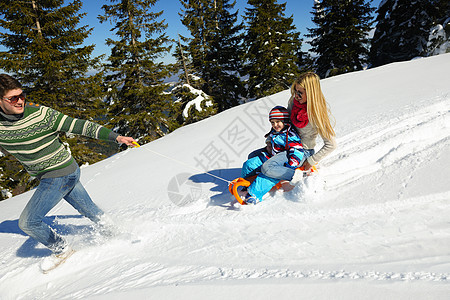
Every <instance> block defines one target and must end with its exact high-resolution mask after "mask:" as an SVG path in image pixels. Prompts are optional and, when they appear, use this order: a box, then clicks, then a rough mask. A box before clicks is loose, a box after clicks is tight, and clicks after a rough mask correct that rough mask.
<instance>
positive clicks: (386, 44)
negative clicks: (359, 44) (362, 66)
mask: <svg viewBox="0 0 450 300" xmlns="http://www.w3.org/2000/svg"><path fill="white" fill-rule="evenodd" d="M444 2H445V1H444ZM435 4H436V1H434V0H386V1H383V2H382V3H381V4H380V6H379V8H378V10H377V12H378V16H377V19H376V21H377V25H376V29H375V33H374V37H373V39H372V46H371V49H370V61H371V63H372V66H374V67H376V66H380V65H384V64H388V63H391V62H396V61H404V60H410V59H412V58H414V57H417V56H425V55H426V53H427V43H428V39H429V35H430V29H431V28H432V27H433V26H434V25H435V23H436V19H437V17H438V16H439V10H438V7H437V6H436V5H435Z"/></svg>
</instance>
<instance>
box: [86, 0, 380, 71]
mask: <svg viewBox="0 0 450 300" xmlns="http://www.w3.org/2000/svg"><path fill="white" fill-rule="evenodd" d="M380 1H381V0H374V1H373V2H372V6H374V7H378V4H379V3H380ZM109 3H110V2H109V1H104V0H99V1H88V0H85V1H83V8H82V12H86V13H87V15H86V16H85V17H84V18H83V20H82V22H81V24H82V25H89V27H91V28H93V29H94V30H93V32H92V34H91V36H90V37H89V38H87V39H86V40H85V43H86V44H88V45H90V44H95V45H96V47H95V50H94V52H93V56H98V55H101V54H106V55H109V54H110V49H109V48H108V47H107V46H106V45H105V39H106V38H107V37H113V36H112V34H111V32H110V29H111V27H112V26H111V25H110V24H109V22H106V23H103V24H100V22H99V21H98V19H97V16H98V15H100V14H102V13H103V10H102V9H101V7H102V5H104V4H109ZM278 3H286V10H285V15H286V16H293V19H294V25H295V26H296V27H297V30H299V31H300V33H301V36H302V38H303V39H304V40H305V39H306V38H305V37H304V35H305V34H307V33H308V30H307V28H313V27H314V23H312V21H311V17H312V14H311V11H312V7H313V4H314V0H287V1H283V0H278ZM246 7H248V5H247V1H246V0H236V5H235V7H234V9H235V10H239V16H243V15H244V14H245V8H246ZM181 8H182V6H181V4H180V1H179V0H159V1H158V2H157V3H156V5H155V6H154V7H153V11H155V12H159V11H163V14H162V17H161V18H162V19H165V20H166V23H167V24H168V28H167V31H166V33H167V35H168V36H169V37H170V38H174V39H176V38H177V35H178V34H181V35H183V36H189V32H188V31H187V29H186V27H185V26H184V25H183V24H181V21H180V16H179V15H178V13H181ZM113 38H114V37H113ZM303 44H306V43H305V42H303ZM305 46H307V45H305ZM163 61H166V62H173V58H172V56H171V55H169V56H167V57H165V58H164V59H163Z"/></svg>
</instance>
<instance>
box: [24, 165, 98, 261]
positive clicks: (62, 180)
mask: <svg viewBox="0 0 450 300" xmlns="http://www.w3.org/2000/svg"><path fill="white" fill-rule="evenodd" d="M63 198H64V199H65V200H66V201H67V202H69V204H70V205H72V206H73V207H74V208H75V209H76V210H77V211H79V212H80V214H82V215H83V216H86V217H88V218H89V219H91V220H92V221H94V222H98V221H99V220H100V216H101V215H103V211H102V210H101V209H100V208H99V207H98V206H97V205H96V204H95V203H94V202H93V201H92V199H91V197H89V194H88V193H87V191H86V190H85V189H84V187H83V185H82V184H81V182H80V169H79V168H77V170H76V171H75V172H73V173H72V174H69V175H66V176H63V177H57V178H43V179H41V182H40V184H39V186H38V187H37V189H36V191H35V192H34V194H33V196H32V197H31V199H30V201H29V202H28V204H27V205H26V206H25V209H24V210H23V212H22V214H21V215H20V218H19V227H20V228H21V229H22V230H23V231H24V232H25V233H26V234H28V235H29V236H31V237H32V238H34V239H35V240H37V241H38V242H40V243H42V244H44V245H45V246H47V247H48V248H50V249H51V250H52V251H53V252H55V253H58V252H60V251H61V250H62V249H63V248H64V246H65V241H64V240H63V238H62V237H61V236H60V235H58V234H57V233H56V232H55V231H54V230H53V229H52V228H51V227H50V226H48V225H47V224H46V223H44V222H43V219H44V217H45V215H47V213H48V212H49V211H50V210H51V209H52V208H53V207H55V206H56V205H57V204H58V203H59V201H61V199H63Z"/></svg>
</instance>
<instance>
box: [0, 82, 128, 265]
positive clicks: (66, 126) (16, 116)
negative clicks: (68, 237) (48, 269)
mask: <svg viewBox="0 0 450 300" xmlns="http://www.w3.org/2000/svg"><path fill="white" fill-rule="evenodd" d="M0 96H1V99H0V146H1V147H2V148H3V149H5V150H6V151H8V152H9V153H10V154H12V155H13V156H14V157H15V158H16V159H17V160H18V161H19V162H20V163H22V165H23V166H24V167H25V169H26V170H27V171H28V173H30V175H32V176H35V177H37V178H39V179H40V184H39V186H38V187H37V189H36V191H35V192H34V194H33V196H32V197H31V199H30V200H29V202H28V204H27V205H26V206H25V209H24V210H23V212H22V214H21V215H20V218H19V227H20V228H21V229H22V230H23V231H24V232H25V233H26V234H28V235H29V236H31V237H32V238H34V239H35V240H37V241H38V242H40V243H42V244H43V245H45V246H46V247H48V248H49V249H50V250H52V251H53V253H54V255H53V256H56V257H58V258H59V259H65V258H67V257H68V256H69V255H70V254H71V253H72V252H73V250H72V249H71V248H70V246H68V245H67V243H66V242H65V240H64V239H63V238H62V237H61V236H60V235H59V234H57V233H56V232H55V231H54V230H53V229H52V228H51V227H50V226H48V225H47V224H45V223H44V222H43V221H42V220H43V219H44V217H45V215H46V214H47V213H48V212H49V211H50V210H51V209H52V208H53V207H55V205H56V204H58V202H59V201H60V200H61V199H63V198H64V199H65V200H66V201H67V202H69V203H70V204H71V205H72V206H73V207H74V208H75V209H76V210H78V211H79V212H80V213H81V214H82V215H84V216H86V217H88V218H89V219H90V220H92V221H93V222H96V223H99V222H100V221H101V220H102V216H103V215H104V213H103V211H102V210H101V209H100V208H99V207H98V206H97V205H96V204H95V203H94V202H93V201H92V200H91V198H90V197H89V194H88V193H87V192H86V190H85V189H84V187H83V185H82V184H81V183H80V181H79V179H80V169H79V167H78V164H77V163H76V161H75V160H74V159H73V157H72V156H71V154H70V153H69V151H67V149H66V148H65V147H64V145H63V144H62V143H61V141H60V140H59V137H58V133H59V132H67V133H74V134H80V135H83V136H87V137H91V138H96V139H101V140H107V141H115V142H117V143H124V144H126V145H129V146H132V145H133V142H135V140H134V139H133V138H131V137H125V136H121V135H118V134H117V133H115V132H113V131H111V130H109V129H107V128H105V127H103V126H100V125H98V124H95V123H92V122H89V121H86V120H79V119H74V118H71V117H68V116H66V115H64V114H62V113H60V112H58V111H56V110H54V109H51V108H49V107H45V106H40V105H37V104H29V103H26V101H25V94H24V93H23V91H22V86H21V84H20V83H19V82H18V81H17V80H16V79H14V78H13V77H11V76H9V75H7V74H0Z"/></svg>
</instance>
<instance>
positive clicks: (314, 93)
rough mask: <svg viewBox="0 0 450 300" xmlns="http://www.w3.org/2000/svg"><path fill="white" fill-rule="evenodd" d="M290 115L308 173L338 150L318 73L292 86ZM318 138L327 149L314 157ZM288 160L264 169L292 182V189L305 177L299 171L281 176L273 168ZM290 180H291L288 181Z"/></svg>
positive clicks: (279, 157)
mask: <svg viewBox="0 0 450 300" xmlns="http://www.w3.org/2000/svg"><path fill="white" fill-rule="evenodd" d="M287 109H288V111H289V114H290V119H291V123H292V126H293V127H294V128H295V130H296V131H297V133H298V135H299V136H300V138H301V140H302V144H303V148H304V150H305V153H306V156H307V159H306V160H305V162H304V163H303V164H302V167H303V168H304V169H305V170H309V169H311V168H312V166H314V165H316V164H317V163H318V162H319V161H320V160H322V159H323V158H324V157H325V156H327V155H328V154H330V153H331V152H332V151H333V150H334V149H336V146H337V144H336V139H335V136H336V134H335V132H334V129H333V126H332V125H331V122H330V115H331V113H330V111H329V109H328V107H327V103H326V101H325V97H324V95H323V93H322V89H321V87H320V78H319V76H317V75H316V74H315V73H312V72H307V73H304V74H302V75H301V76H300V77H299V78H297V79H296V80H295V81H294V83H293V84H292V86H291V98H290V99H289V102H288V108H287ZM317 135H320V137H321V138H322V140H323V142H324V145H323V146H322V148H321V149H320V150H319V151H318V152H317V153H315V151H314V147H315V146H316V139H317ZM283 155H284V156H286V155H285V154H283V153H280V154H278V155H275V156H274V157H272V158H271V159H269V160H268V161H267V162H265V163H264V164H263V166H262V168H261V171H262V173H263V174H264V175H266V176H269V177H272V178H277V179H282V180H289V181H290V183H291V184H292V185H295V184H297V182H299V181H300V180H301V179H302V178H303V176H302V174H300V171H295V173H294V174H291V173H289V174H279V173H277V172H273V168H271V166H272V165H274V164H279V163H280V162H281V161H283V160H284V159H285V158H284V157H282V156H283ZM288 177H290V178H288Z"/></svg>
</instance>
